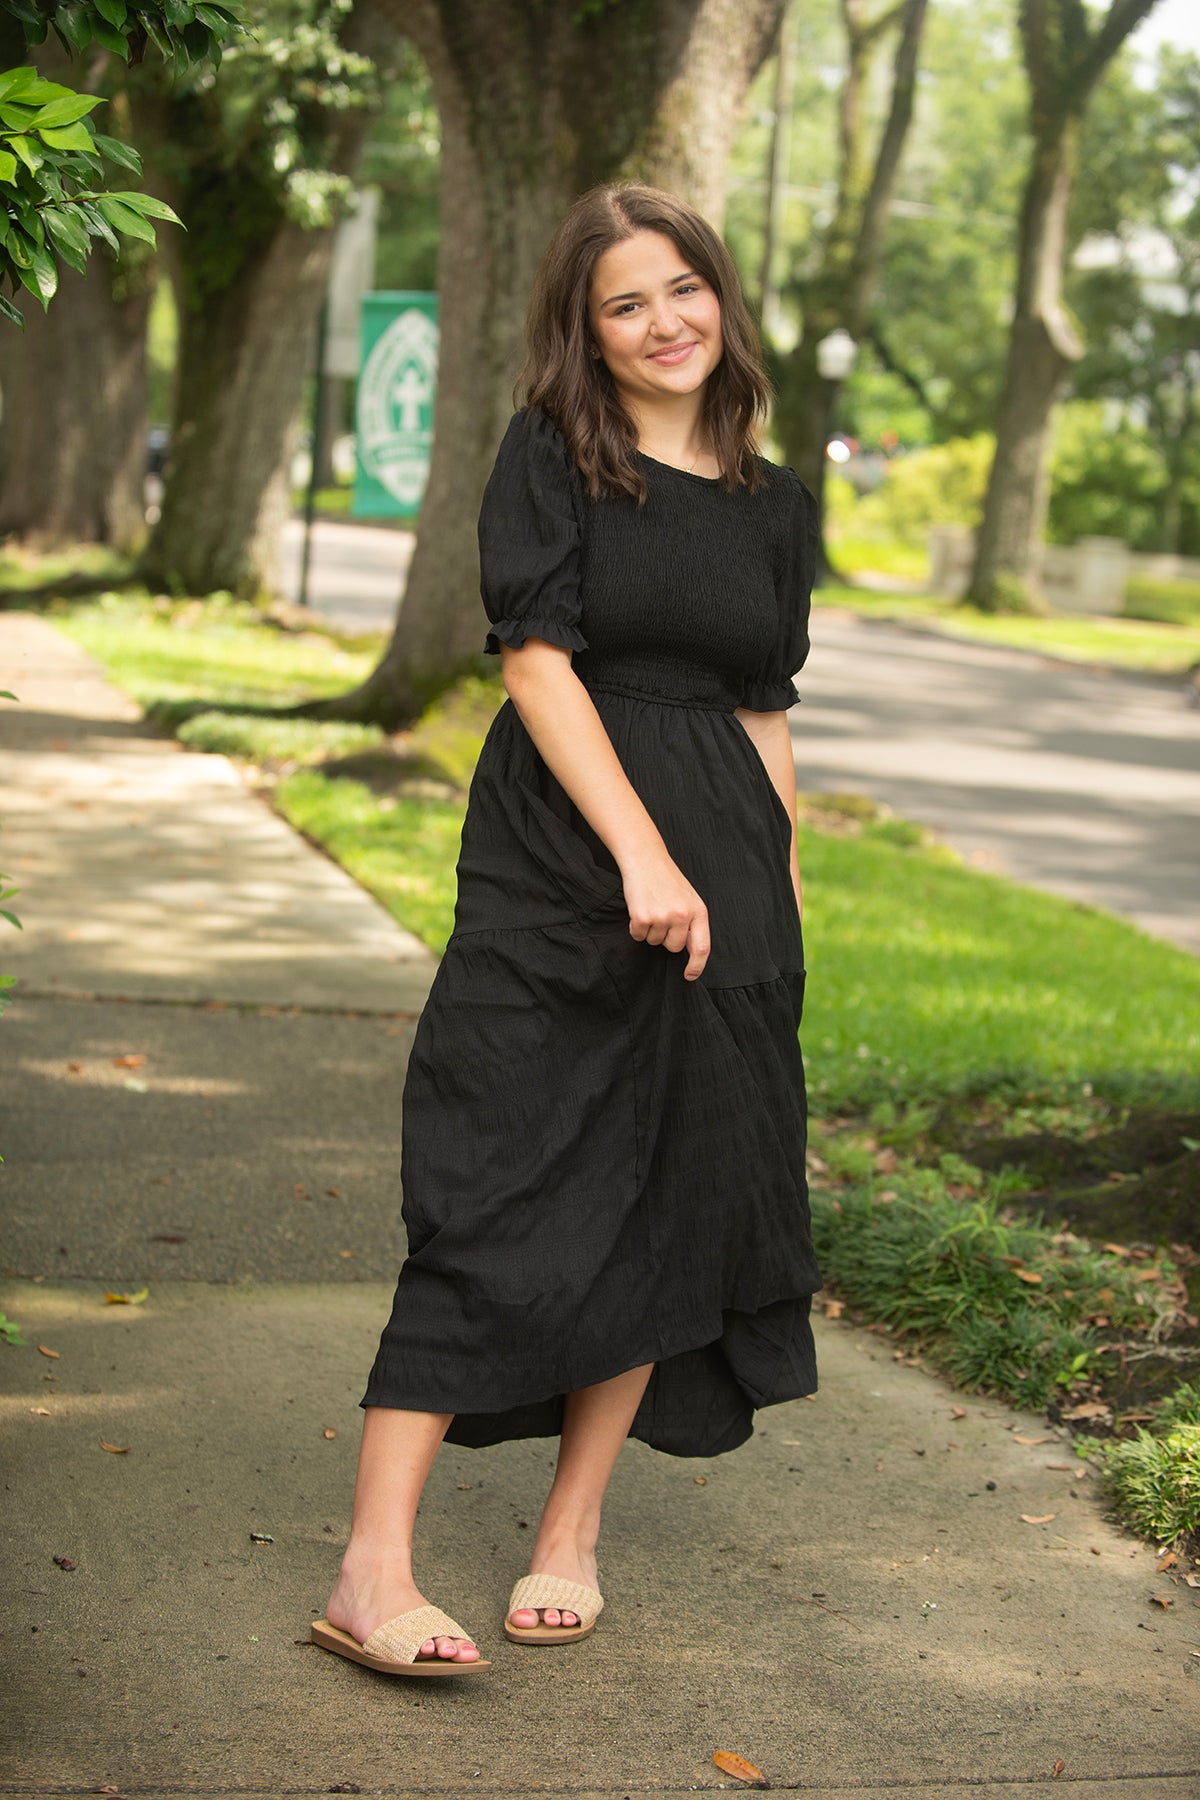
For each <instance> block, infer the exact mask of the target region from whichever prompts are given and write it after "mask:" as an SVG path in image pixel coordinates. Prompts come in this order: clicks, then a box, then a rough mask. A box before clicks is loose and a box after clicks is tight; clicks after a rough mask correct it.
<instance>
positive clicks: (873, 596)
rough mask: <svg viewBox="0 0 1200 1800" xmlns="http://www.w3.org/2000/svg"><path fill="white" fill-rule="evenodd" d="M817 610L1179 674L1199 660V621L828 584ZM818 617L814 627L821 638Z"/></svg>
mask: <svg viewBox="0 0 1200 1800" xmlns="http://www.w3.org/2000/svg"><path fill="white" fill-rule="evenodd" d="M813 600H814V602H815V604H816V606H817V607H818V608H820V607H826V606H827V607H836V608H841V609H842V610H843V611H851V612H856V613H860V614H862V615H863V616H865V617H868V618H877V619H896V620H899V621H901V622H903V623H912V624H914V625H917V626H920V627H921V628H922V629H925V630H930V631H938V632H940V633H943V634H944V635H946V636H948V637H960V638H965V639H968V640H969V641H971V642H975V643H988V644H999V645H1004V646H1005V647H1007V648H1010V649H1015V650H1040V651H1042V652H1043V653H1044V654H1046V655H1048V656H1061V657H1066V658H1068V659H1069V660H1071V661H1074V662H1089V663H1102V664H1104V665H1106V666H1111V667H1114V668H1123V669H1131V670H1139V671H1141V672H1143V673H1146V674H1160V675H1182V674H1184V673H1186V672H1187V670H1189V669H1191V668H1194V667H1195V666H1196V665H1197V664H1198V663H1200V626H1197V625H1195V624H1186V625H1185V624H1166V623H1158V624H1156V623H1154V622H1152V621H1150V620H1144V619H1127V618H1111V619H1110V618H1104V619H1101V618H1095V619H1091V618H1077V617H1070V618H1067V617H1055V618H1048V619H1042V618H1035V617H1032V616H1030V615H1028V614H1024V613H1022V614H1012V613H1000V614H997V613H981V612H977V611H976V610H975V608H974V607H971V606H961V605H959V604H958V603H957V602H956V601H953V600H941V599H936V598H935V597H934V596H932V595H930V594H895V593H881V592H878V591H874V592H873V591H871V590H869V589H866V588H857V587H844V586H840V585H836V584H831V585H830V586H828V587H824V588H819V589H818V590H817V592H816V593H815V594H814V595H813ZM819 632H820V620H819V618H818V620H817V622H816V623H815V625H814V635H815V636H816V635H819Z"/></svg>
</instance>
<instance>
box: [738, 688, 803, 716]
mask: <svg viewBox="0 0 1200 1800" xmlns="http://www.w3.org/2000/svg"><path fill="white" fill-rule="evenodd" d="M799 698H800V696H799V694H798V693H797V692H796V684H795V682H794V681H748V682H747V683H746V687H745V691H744V693H743V695H742V706H743V707H744V708H745V710H746V711H747V712H786V711H787V709H788V707H789V706H795V704H796V702H797V701H798V700H799Z"/></svg>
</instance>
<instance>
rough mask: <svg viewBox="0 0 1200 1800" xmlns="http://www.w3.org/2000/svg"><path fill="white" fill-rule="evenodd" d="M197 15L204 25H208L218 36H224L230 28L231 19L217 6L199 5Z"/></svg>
mask: <svg viewBox="0 0 1200 1800" xmlns="http://www.w3.org/2000/svg"><path fill="white" fill-rule="evenodd" d="M196 17H197V18H198V19H199V21H200V23H201V24H202V25H207V26H208V29H209V30H210V31H211V32H214V33H215V34H216V36H217V37H224V36H225V34H226V33H227V32H228V30H229V21H228V19H225V18H223V17H222V15H221V14H220V13H219V12H218V11H217V9H216V7H215V6H197V8H196Z"/></svg>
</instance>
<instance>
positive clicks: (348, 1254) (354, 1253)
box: [338, 1250, 358, 1256]
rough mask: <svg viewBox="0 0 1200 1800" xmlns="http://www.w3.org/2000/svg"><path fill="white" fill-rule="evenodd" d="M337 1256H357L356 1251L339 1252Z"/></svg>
mask: <svg viewBox="0 0 1200 1800" xmlns="http://www.w3.org/2000/svg"><path fill="white" fill-rule="evenodd" d="M338 1255H339V1256H357V1255H358V1251H357V1250H339V1251H338Z"/></svg>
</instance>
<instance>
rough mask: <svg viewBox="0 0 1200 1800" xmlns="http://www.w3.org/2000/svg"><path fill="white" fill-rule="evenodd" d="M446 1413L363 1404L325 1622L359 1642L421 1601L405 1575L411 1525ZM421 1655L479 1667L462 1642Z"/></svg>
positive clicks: (429, 1644) (444, 1640) (438, 1642)
mask: <svg viewBox="0 0 1200 1800" xmlns="http://www.w3.org/2000/svg"><path fill="white" fill-rule="evenodd" d="M453 1416H454V1415H453V1414H452V1413H420V1412H402V1411H400V1410H398V1409H394V1408H392V1407H388V1406H368V1407H367V1408H366V1409H365V1411H364V1414H363V1435H362V1448H361V1449H360V1451H359V1455H358V1479H357V1481H356V1482H355V1485H354V1513H353V1517H352V1519H351V1523H350V1542H349V1543H348V1544H347V1545H346V1554H345V1555H344V1556H343V1558H342V1568H341V1573H340V1574H339V1576H338V1578H337V1581H336V1582H335V1584H334V1589H333V1593H332V1594H331V1595H330V1597H329V1606H328V1608H327V1609H326V1617H327V1618H328V1620H329V1623H330V1624H331V1625H336V1626H337V1627H338V1629H339V1630H340V1631H348V1632H349V1633H350V1636H351V1637H352V1638H355V1639H357V1641H358V1642H359V1643H360V1644H361V1643H363V1641H364V1640H365V1639H366V1638H368V1637H370V1635H371V1633H372V1632H373V1631H374V1630H375V1629H376V1627H377V1626H379V1625H382V1624H383V1623H384V1621H385V1620H386V1619H394V1618H395V1617H396V1615H397V1614H398V1613H405V1612H411V1611H412V1610H413V1608H414V1607H417V1606H425V1605H427V1604H428V1602H427V1601H426V1599H425V1596H424V1594H422V1593H421V1591H420V1589H419V1588H418V1587H417V1585H416V1583H415V1582H414V1581H413V1574H412V1540H413V1526H414V1524H415V1522H416V1517H417V1502H418V1501H419V1500H420V1498H421V1490H422V1488H423V1487H424V1486H425V1478H426V1476H427V1475H428V1474H429V1471H430V1469H431V1468H432V1466H433V1459H434V1457H435V1456H436V1455H437V1450H438V1445H439V1444H440V1443H441V1441H442V1439H443V1438H444V1437H445V1435H446V1431H447V1429H448V1427H449V1424H450V1421H451V1419H452V1418H453ZM420 1654H421V1655H422V1656H434V1655H437V1656H440V1657H444V1658H445V1659H446V1660H447V1661H457V1662H478V1661H479V1652H478V1650H477V1649H476V1648H475V1646H474V1644H473V1643H471V1641H470V1640H469V1639H466V1640H464V1639H462V1638H449V1637H441V1638H437V1639H433V1638H430V1639H428V1640H427V1641H426V1642H425V1643H424V1644H422V1646H421V1650H420Z"/></svg>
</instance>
